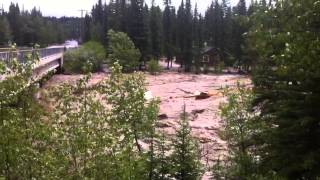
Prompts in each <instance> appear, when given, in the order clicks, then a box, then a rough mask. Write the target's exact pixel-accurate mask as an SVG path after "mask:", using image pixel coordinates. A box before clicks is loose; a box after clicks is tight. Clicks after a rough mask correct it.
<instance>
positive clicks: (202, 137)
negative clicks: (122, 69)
mask: <svg viewBox="0 0 320 180" xmlns="http://www.w3.org/2000/svg"><path fill="white" fill-rule="evenodd" d="M106 77H107V74H104V73H97V74H93V76H92V78H91V80H90V82H89V83H90V84H96V83H99V82H100V81H102V80H103V79H105V78H106ZM79 78H81V76H80V75H55V76H53V78H52V79H50V80H49V81H48V82H47V83H46V85H45V86H55V85H59V84H62V83H74V82H75V81H76V80H77V79H79ZM146 79H147V83H148V86H147V89H148V90H149V91H151V93H152V95H153V96H154V97H159V98H160V100H161V104H160V114H161V115H162V118H161V120H159V122H158V123H157V127H158V128H159V129H162V130H164V131H165V132H166V133H168V134H169V135H172V134H174V132H175V129H177V128H178V121H179V118H180V114H181V111H182V108H183V106H184V105H186V110H187V112H188V113H189V114H190V125H191V128H192V134H193V136H194V137H195V138H197V139H199V141H200V143H201V148H202V153H203V163H204V164H205V165H206V166H209V165H210V162H213V161H215V160H217V159H221V158H223V156H224V155H225V154H226V152H227V145H226V142H225V141H223V140H222V139H221V138H220V137H219V131H220V130H221V129H222V127H223V122H222V121H221V118H220V116H219V105H220V103H222V102H224V101H225V97H223V95H222V92H223V89H224V88H226V87H235V86H236V84H237V82H240V83H242V84H246V85H250V84H251V81H250V79H249V77H247V76H242V75H235V74H223V75H195V74H185V73H178V72H172V71H170V72H169V71H166V72H163V73H161V74H159V75H157V76H152V75H148V74H146ZM199 92H210V94H211V95H212V96H211V97H210V98H207V99H202V100H196V98H195V97H194V94H195V93H199ZM208 178H209V176H208V173H207V175H205V176H204V177H203V179H208Z"/></svg>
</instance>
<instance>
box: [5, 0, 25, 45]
mask: <svg viewBox="0 0 320 180" xmlns="http://www.w3.org/2000/svg"><path fill="white" fill-rule="evenodd" d="M7 18H8V21H9V23H10V27H11V30H12V35H13V41H14V42H16V43H17V44H18V45H23V37H22V32H21V27H23V25H22V20H21V14H20V8H19V5H18V4H16V5H15V4H13V3H11V4H10V7H9V12H8V14H7Z"/></svg>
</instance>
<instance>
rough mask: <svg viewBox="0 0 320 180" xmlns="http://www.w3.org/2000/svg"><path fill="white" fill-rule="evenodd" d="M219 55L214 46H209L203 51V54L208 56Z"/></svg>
mask: <svg viewBox="0 0 320 180" xmlns="http://www.w3.org/2000/svg"><path fill="white" fill-rule="evenodd" d="M212 52H214V53H218V52H219V51H218V49H217V48H215V47H212V46H207V47H205V48H203V49H202V51H201V54H208V53H212Z"/></svg>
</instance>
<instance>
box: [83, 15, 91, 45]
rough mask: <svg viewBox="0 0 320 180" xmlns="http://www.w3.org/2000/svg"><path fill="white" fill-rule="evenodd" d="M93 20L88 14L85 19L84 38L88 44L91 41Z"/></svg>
mask: <svg viewBox="0 0 320 180" xmlns="http://www.w3.org/2000/svg"><path fill="white" fill-rule="evenodd" d="M90 32H91V18H90V16H89V15H88V14H86V16H85V17H84V33H83V34H84V36H83V41H84V42H88V41H90V39H91V33H90Z"/></svg>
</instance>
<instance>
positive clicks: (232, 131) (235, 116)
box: [213, 83, 263, 179]
mask: <svg viewBox="0 0 320 180" xmlns="http://www.w3.org/2000/svg"><path fill="white" fill-rule="evenodd" d="M224 94H225V96H226V97H227V99H228V101H227V103H224V104H221V106H220V110H221V116H222V119H223V120H224V121H225V128H224V129H225V130H224V133H223V136H224V139H225V140H226V141H227V143H228V150H229V153H228V156H229V157H227V158H226V161H227V162H226V163H225V164H221V165H222V168H221V169H223V170H222V171H221V172H222V173H223V174H219V171H218V172H213V174H214V176H215V178H218V177H220V178H223V177H221V176H226V177H224V178H226V179H233V178H235V179H250V178H253V177H254V175H255V174H256V173H257V168H258V166H257V163H258V162H256V159H257V154H256V153H255V151H258V149H259V147H255V142H254V140H255V136H256V135H257V134H259V132H260V131H261V130H262V129H263V124H262V123H261V122H260V121H259V119H258V118H257V117H258V114H257V112H255V110H254V109H253V101H254V98H255V96H254V94H253V92H252V90H250V89H248V88H246V87H244V86H243V85H241V84H240V83H238V84H237V88H236V89H235V90H231V91H230V90H226V91H225V93H224ZM221 163H222V162H221ZM223 166H224V167H223ZM214 170H218V169H214ZM221 172H220V173H221Z"/></svg>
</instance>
